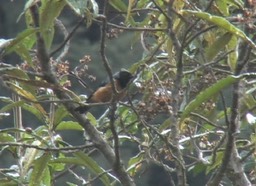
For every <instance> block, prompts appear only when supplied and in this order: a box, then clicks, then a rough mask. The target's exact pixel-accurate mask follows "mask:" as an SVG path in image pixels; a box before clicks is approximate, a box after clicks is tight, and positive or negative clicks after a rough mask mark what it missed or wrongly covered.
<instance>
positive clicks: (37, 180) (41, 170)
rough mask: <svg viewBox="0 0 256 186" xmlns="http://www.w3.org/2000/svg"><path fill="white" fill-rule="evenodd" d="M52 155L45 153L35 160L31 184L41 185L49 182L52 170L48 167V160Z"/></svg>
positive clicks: (32, 185)
mask: <svg viewBox="0 0 256 186" xmlns="http://www.w3.org/2000/svg"><path fill="white" fill-rule="evenodd" d="M50 158H51V156H50V154H49V153H45V154H44V155H43V156H41V157H40V158H39V159H37V160H36V161H35V162H34V168H33V171H32V174H31V178H30V181H29V186H34V185H41V184H44V185H45V184H46V183H48V181H47V180H49V177H50V172H49V169H48V161H49V160H50Z"/></svg>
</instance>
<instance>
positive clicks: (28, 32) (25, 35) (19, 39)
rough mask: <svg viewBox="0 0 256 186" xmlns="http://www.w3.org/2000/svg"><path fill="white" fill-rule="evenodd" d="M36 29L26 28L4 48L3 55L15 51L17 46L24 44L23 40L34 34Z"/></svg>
mask: <svg viewBox="0 0 256 186" xmlns="http://www.w3.org/2000/svg"><path fill="white" fill-rule="evenodd" d="M37 31H38V29H36V28H28V29H26V30H24V31H23V32H21V33H20V34H18V35H17V37H16V38H15V39H13V40H12V41H11V42H10V44H9V45H8V46H7V47H6V48H5V53H6V54H9V53H11V52H13V51H15V49H16V47H17V46H19V44H21V43H23V42H25V41H24V40H25V39H27V38H28V37H29V36H30V35H32V34H34V33H36V32H37Z"/></svg>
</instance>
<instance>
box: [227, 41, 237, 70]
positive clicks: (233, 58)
mask: <svg viewBox="0 0 256 186" xmlns="http://www.w3.org/2000/svg"><path fill="white" fill-rule="evenodd" d="M237 46H238V39H237V37H236V36H233V37H232V38H231V40H230V42H229V43H228V44H227V51H231V50H234V52H231V53H230V54H228V65H229V67H230V69H231V70H232V71H233V72H234V71H235V69H236V65H237V59H238V51H237V50H238V48H237Z"/></svg>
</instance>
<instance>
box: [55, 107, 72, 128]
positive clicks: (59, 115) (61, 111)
mask: <svg viewBox="0 0 256 186" xmlns="http://www.w3.org/2000/svg"><path fill="white" fill-rule="evenodd" d="M67 115H68V111H67V110H66V108H65V107H64V106H63V105H61V106H59V107H58V108H57V110H56V111H55V114H54V119H53V126H54V127H56V126H58V125H59V124H60V122H61V121H62V120H63V118H64V117H66V116H67Z"/></svg>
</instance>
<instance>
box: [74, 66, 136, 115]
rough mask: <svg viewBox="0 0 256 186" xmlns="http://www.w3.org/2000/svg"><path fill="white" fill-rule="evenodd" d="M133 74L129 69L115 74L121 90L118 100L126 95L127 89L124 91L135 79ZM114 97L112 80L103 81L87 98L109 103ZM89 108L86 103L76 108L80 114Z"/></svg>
mask: <svg viewBox="0 0 256 186" xmlns="http://www.w3.org/2000/svg"><path fill="white" fill-rule="evenodd" d="M133 77H134V76H133V75H132V74H131V73H130V72H128V71H127V70H121V71H119V72H117V73H115V74H114V75H113V79H114V83H115V87H116V89H117V91H118V92H119V93H118V95H117V100H121V99H123V98H124V97H125V95H126V91H123V90H124V89H125V88H126V87H127V85H128V84H129V83H130V82H131V80H132V79H133ZM112 97H113V89H112V84H111V82H110V81H108V82H105V83H103V84H102V85H101V86H100V87H99V88H98V89H96V90H95V91H94V92H93V93H92V94H91V95H90V96H89V97H88V99H87V101H86V103H107V102H110V101H111V99H112ZM88 110H89V107H88V106H86V105H82V106H79V107H77V108H75V111H77V112H79V113H80V114H84V113H85V112H87V111H88Z"/></svg>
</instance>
